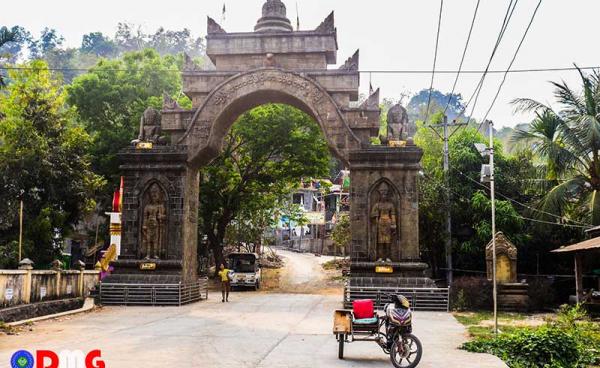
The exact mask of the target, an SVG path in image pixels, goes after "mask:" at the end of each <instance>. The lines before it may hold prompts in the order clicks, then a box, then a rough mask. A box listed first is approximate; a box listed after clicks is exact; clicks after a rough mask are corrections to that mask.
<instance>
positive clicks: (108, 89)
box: [67, 49, 189, 184]
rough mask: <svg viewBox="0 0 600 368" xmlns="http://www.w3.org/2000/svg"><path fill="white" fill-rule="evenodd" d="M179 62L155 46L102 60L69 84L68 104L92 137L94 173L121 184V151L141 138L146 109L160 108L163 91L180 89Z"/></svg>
mask: <svg viewBox="0 0 600 368" xmlns="http://www.w3.org/2000/svg"><path fill="white" fill-rule="evenodd" d="M181 65H182V59H181V58H180V57H174V56H165V57H161V56H160V55H159V54H158V53H157V52H156V51H154V50H150V49H147V50H144V51H140V52H131V53H127V54H125V55H124V56H123V57H122V58H120V59H115V60H104V59H102V60H100V61H99V62H98V63H97V64H96V65H95V66H94V67H92V68H91V69H90V71H89V72H88V73H86V74H83V75H81V76H79V77H77V78H75V80H74V81H73V83H72V84H71V85H70V86H68V87H67V91H68V102H69V103H70V104H71V105H72V106H74V107H75V108H76V110H77V114H78V115H79V118H80V119H81V121H82V122H83V124H84V125H85V127H86V129H87V131H88V132H89V133H90V134H91V135H92V144H91V147H90V153H91V155H92V157H93V161H92V165H93V168H94V171H95V172H97V173H98V174H100V175H102V176H104V177H105V178H107V179H109V180H110V181H111V182H112V183H114V184H116V183H118V177H119V175H120V172H119V164H118V160H117V153H118V152H119V150H121V149H122V148H123V147H126V146H128V145H129V144H130V142H131V140H133V139H134V138H135V137H137V135H138V133H139V132H138V130H139V122H140V117H141V115H142V113H143V112H144V110H145V109H146V108H147V107H155V108H158V109H160V108H161V106H162V95H163V92H166V93H168V94H170V95H173V96H175V95H178V94H179V93H180V91H181V76H180V72H179V71H178V70H179V66H181ZM182 105H184V106H185V105H189V101H182Z"/></svg>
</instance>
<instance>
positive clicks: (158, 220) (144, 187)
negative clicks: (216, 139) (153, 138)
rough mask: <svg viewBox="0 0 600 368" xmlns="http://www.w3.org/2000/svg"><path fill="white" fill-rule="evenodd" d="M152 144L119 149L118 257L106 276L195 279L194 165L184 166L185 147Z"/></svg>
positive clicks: (142, 279) (171, 280)
mask: <svg viewBox="0 0 600 368" xmlns="http://www.w3.org/2000/svg"><path fill="white" fill-rule="evenodd" d="M150 147H151V148H140V147H137V148H136V147H130V148H127V149H124V150H122V151H121V153H120V154H119V158H120V161H121V167H120V168H121V171H122V173H123V178H124V193H123V205H122V206H123V207H122V221H123V223H122V243H121V256H120V257H119V259H118V260H117V261H115V262H114V263H113V265H114V268H115V271H114V273H113V274H112V275H110V276H109V277H108V279H107V280H105V281H106V282H115V283H154V284H177V283H180V282H181V283H192V282H195V281H196V280H197V257H196V252H197V249H196V245H197V222H198V219H197V217H198V215H197V208H198V207H197V206H198V185H199V182H198V170H197V169H195V168H192V167H190V166H189V165H188V162H187V160H188V150H187V147H186V146H160V145H154V146H150ZM152 247H153V248H152Z"/></svg>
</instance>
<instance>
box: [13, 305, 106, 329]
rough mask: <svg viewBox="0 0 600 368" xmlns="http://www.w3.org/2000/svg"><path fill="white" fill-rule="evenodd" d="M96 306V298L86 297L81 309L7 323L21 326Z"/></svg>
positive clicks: (85, 310)
mask: <svg viewBox="0 0 600 368" xmlns="http://www.w3.org/2000/svg"><path fill="white" fill-rule="evenodd" d="M94 307H95V303H94V298H85V301H84V302H83V307H81V308H79V309H73V310H70V311H66V312H61V313H55V314H49V315H47V316H41V317H35V318H30V319H24V320H22V321H17V322H10V323H7V325H8V326H11V327H16V326H21V325H24V324H26V323H32V322H39V321H45V320H48V319H53V318H59V317H64V316H69V315H72V314H77V313H83V312H87V311H90V310H92V309H94Z"/></svg>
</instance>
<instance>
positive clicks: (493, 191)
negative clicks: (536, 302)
mask: <svg viewBox="0 0 600 368" xmlns="http://www.w3.org/2000/svg"><path fill="white" fill-rule="evenodd" d="M488 129H489V130H490V147H489V150H490V197H491V199H492V253H493V257H492V262H493V266H492V270H493V271H492V273H493V278H494V280H493V282H494V333H495V334H496V335H498V280H497V278H496V266H497V265H496V184H495V180H494V123H493V122H492V121H491V120H490V121H489V128H488Z"/></svg>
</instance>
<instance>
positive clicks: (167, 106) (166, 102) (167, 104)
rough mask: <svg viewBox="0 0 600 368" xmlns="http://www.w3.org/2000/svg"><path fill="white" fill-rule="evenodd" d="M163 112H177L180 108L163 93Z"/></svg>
mask: <svg viewBox="0 0 600 368" xmlns="http://www.w3.org/2000/svg"><path fill="white" fill-rule="evenodd" d="M162 108H163V110H179V109H181V106H179V104H178V103H177V101H175V100H174V99H173V98H171V96H169V94H168V93H167V92H163V107H162Z"/></svg>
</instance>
